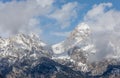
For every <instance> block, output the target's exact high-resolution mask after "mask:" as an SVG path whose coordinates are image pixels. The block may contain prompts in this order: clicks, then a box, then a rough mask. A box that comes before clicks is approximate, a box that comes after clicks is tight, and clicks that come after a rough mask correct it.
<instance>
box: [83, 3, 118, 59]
mask: <svg viewBox="0 0 120 78" xmlns="http://www.w3.org/2000/svg"><path fill="white" fill-rule="evenodd" d="M119 16H120V11H117V10H115V9H113V8H112V3H101V4H99V5H94V6H93V8H92V9H91V10H89V11H88V12H87V14H86V15H85V17H84V21H85V22H86V23H87V24H89V25H90V27H91V29H92V38H93V42H94V43H95V45H96V48H97V51H98V52H97V54H96V59H101V58H105V57H113V56H116V57H117V58H118V57H119V55H120V45H119V44H118V43H120V30H119V29H120V18H119ZM116 47H117V48H116Z"/></svg>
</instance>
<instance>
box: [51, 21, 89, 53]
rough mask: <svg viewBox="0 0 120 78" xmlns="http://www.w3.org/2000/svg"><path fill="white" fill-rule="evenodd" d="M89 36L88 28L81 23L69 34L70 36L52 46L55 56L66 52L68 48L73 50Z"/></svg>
mask: <svg viewBox="0 0 120 78" xmlns="http://www.w3.org/2000/svg"><path fill="white" fill-rule="evenodd" d="M89 35H90V28H89V26H88V25H87V24H85V23H81V24H79V25H78V26H77V27H76V28H75V29H74V30H73V31H72V32H71V34H70V35H69V36H68V37H67V39H66V40H65V41H62V42H60V43H58V44H55V45H53V46H52V48H53V52H54V53H55V54H61V53H63V52H66V51H67V50H69V49H70V48H73V47H75V46H76V45H80V44H81V42H82V41H84V40H86V39H87V37H88V36H89Z"/></svg>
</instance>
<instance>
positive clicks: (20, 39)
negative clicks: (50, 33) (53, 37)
mask: <svg viewBox="0 0 120 78" xmlns="http://www.w3.org/2000/svg"><path fill="white" fill-rule="evenodd" d="M48 50H49V48H48V47H47V45H46V44H45V43H44V42H42V41H41V40H40V38H39V37H38V36H37V35H35V34H31V35H25V34H18V35H16V36H14V37H10V38H6V39H4V38H0V60H2V59H3V58H8V61H9V62H13V63H14V62H15V61H18V59H19V60H22V59H24V58H28V59H38V58H39V57H42V56H46V57H49V56H50V55H51V54H50V53H51V51H48Z"/></svg>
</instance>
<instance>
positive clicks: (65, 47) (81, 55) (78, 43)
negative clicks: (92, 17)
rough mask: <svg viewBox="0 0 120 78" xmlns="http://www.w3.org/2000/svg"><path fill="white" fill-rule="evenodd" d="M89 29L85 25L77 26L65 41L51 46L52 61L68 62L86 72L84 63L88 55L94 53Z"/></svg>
mask: <svg viewBox="0 0 120 78" xmlns="http://www.w3.org/2000/svg"><path fill="white" fill-rule="evenodd" d="M90 34H91V32H90V28H89V26H88V25H87V24H85V23H81V24H79V25H78V26H77V27H76V28H75V29H74V30H73V31H72V32H71V33H70V35H69V36H68V37H67V39H66V40H64V41H62V42H60V43H58V44H55V45H53V46H52V49H53V52H54V54H55V55H54V56H53V59H62V60H66V59H67V60H69V61H71V62H73V63H74V64H75V65H76V67H77V66H78V67H82V68H80V69H81V70H82V71H87V65H86V62H87V60H88V57H89V55H91V54H93V53H95V52H96V50H95V46H94V44H93V43H92V42H91V40H90V38H89V36H90Z"/></svg>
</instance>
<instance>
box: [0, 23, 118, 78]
mask: <svg viewBox="0 0 120 78" xmlns="http://www.w3.org/2000/svg"><path fill="white" fill-rule="evenodd" d="M91 32H92V31H91V29H90V27H89V26H88V25H87V24H85V23H81V24H80V25H78V26H77V27H76V28H75V29H74V30H73V31H72V32H71V33H70V35H69V36H68V37H67V38H66V39H65V40H64V41H62V42H59V43H57V44H54V45H51V46H50V45H48V44H46V43H44V42H43V41H42V40H41V39H40V38H39V36H37V35H36V34H30V35H25V34H18V35H16V36H12V37H9V38H0V77H1V78H120V61H119V57H117V56H119V55H117V56H114V55H112V56H111V54H110V56H111V57H109V58H107V57H106V58H104V59H102V60H99V61H92V59H91V58H92V57H94V56H95V55H96V53H97V49H96V46H95V44H94V43H93V42H92V39H91V37H90V36H91ZM109 46H111V48H112V47H113V48H114V49H116V48H115V47H114V45H113V44H112V43H111V45H109ZM114 57H117V58H114Z"/></svg>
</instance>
